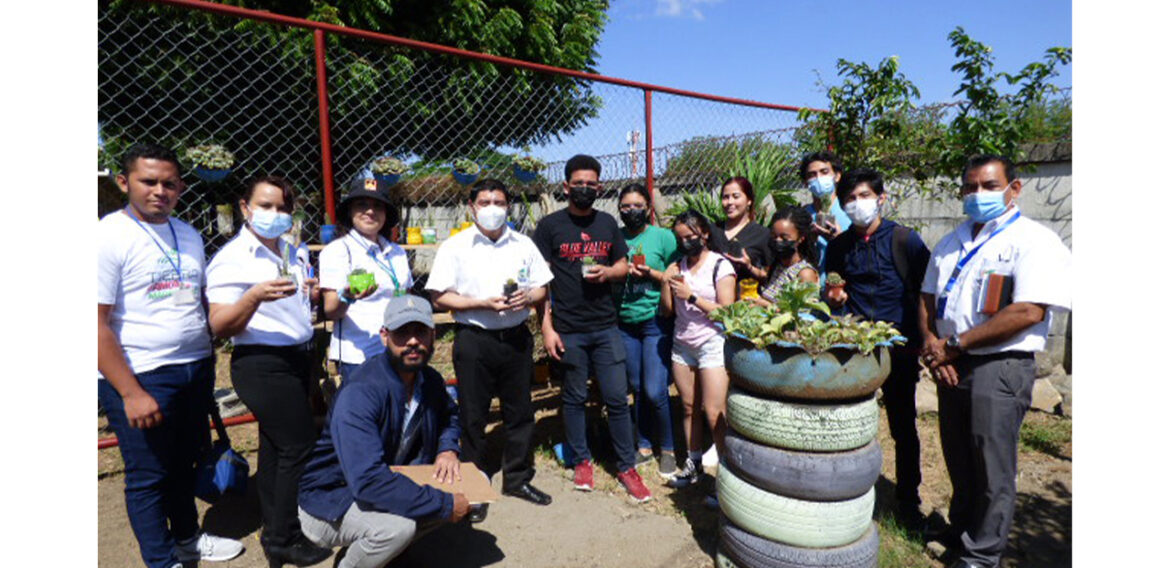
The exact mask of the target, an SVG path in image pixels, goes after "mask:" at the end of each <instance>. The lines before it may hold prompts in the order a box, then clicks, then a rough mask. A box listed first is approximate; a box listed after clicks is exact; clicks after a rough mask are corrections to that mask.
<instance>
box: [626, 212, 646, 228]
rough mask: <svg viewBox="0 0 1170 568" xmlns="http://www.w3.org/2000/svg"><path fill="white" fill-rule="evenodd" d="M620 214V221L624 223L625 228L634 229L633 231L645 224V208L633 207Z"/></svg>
mask: <svg viewBox="0 0 1170 568" xmlns="http://www.w3.org/2000/svg"><path fill="white" fill-rule="evenodd" d="M621 216H622V223H623V224H625V226H626V228H628V229H631V230H634V231H637V230H638V229H641V228H642V226H643V225H645V224H646V210H645V209H633V210H630V211H622V212H621Z"/></svg>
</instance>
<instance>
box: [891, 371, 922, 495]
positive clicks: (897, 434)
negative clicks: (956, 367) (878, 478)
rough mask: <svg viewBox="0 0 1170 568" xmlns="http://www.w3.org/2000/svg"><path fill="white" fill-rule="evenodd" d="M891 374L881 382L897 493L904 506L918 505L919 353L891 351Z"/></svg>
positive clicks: (919, 450) (919, 481)
mask: <svg viewBox="0 0 1170 568" xmlns="http://www.w3.org/2000/svg"><path fill="white" fill-rule="evenodd" d="M890 354H891V360H890V376H889V377H887V378H886V382H885V383H883V384H882V398H883V400H884V401H885V404H886V419H887V420H888V421H889V424H890V437H891V438H893V439H894V476H895V477H896V478H897V482H898V485H897V489H896V490H895V494H896V495H897V497H898V503H899V505H900V506H902V507H917V506H918V504H919V503H921V500H920V499H919V498H918V486H919V484H921V483H922V468H921V466H920V463H919V462H920V459H919V455H920V453H921V446H920V444H919V443H918V427H917V424H916V423H915V422H914V420H915V418H916V417H917V416H918V411H917V407H916V405H915V401H914V394H915V392H916V390H917V388H918V354H917V353H915V352H913V351H910V350H904V349H892V350H891V351H890Z"/></svg>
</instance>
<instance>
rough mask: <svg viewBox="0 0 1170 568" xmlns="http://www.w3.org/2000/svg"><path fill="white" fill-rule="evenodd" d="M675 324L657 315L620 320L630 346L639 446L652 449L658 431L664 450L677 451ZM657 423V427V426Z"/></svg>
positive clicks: (628, 370)
mask: <svg viewBox="0 0 1170 568" xmlns="http://www.w3.org/2000/svg"><path fill="white" fill-rule="evenodd" d="M673 328H674V326H673V324H672V323H671V321H670V320H669V319H666V318H660V317H654V318H651V319H648V320H646V321H644V322H640V323H632V324H628V323H619V324H618V331H620V332H621V334H622V341H623V342H624V343H625V345H626V378H627V379H628V380H629V383H630V390H632V391H634V416H635V420H634V422H635V424H637V437H638V440H637V441H638V448H639V449H643V448H645V449H650V448H651V447H652V446H651V443H650V440H651V439H652V438H653V437H654V436H653V434H654V431H655V430H657V431H658V432H657V433H658V444H659V447H660V448H661V450H662V452H663V453H668V452H673V451H674V428H673V426H672V424H673V423H672V421H671V419H670V392H669V390H668V387H669V382H670V372H669V370H668V365H669V364H670V346H671V341H672V339H671V338H672V335H671V334H672V332H673ZM655 426H657V428H655Z"/></svg>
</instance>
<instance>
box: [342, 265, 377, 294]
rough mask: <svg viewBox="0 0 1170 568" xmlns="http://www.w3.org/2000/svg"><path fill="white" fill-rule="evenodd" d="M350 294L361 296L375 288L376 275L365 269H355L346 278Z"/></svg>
mask: <svg viewBox="0 0 1170 568" xmlns="http://www.w3.org/2000/svg"><path fill="white" fill-rule="evenodd" d="M346 281H347V282H348V283H349V291H350V293H352V294H354V295H355V296H356V295H360V294H362V293H363V292H365V291H366V290H369V289H370V288H371V287H373V286H374V273H373V272H370V271H368V270H366V269H364V268H355V269H353V271H352V272H350V273H349V275H348V276H346Z"/></svg>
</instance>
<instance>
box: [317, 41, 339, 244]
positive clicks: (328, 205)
mask: <svg viewBox="0 0 1170 568" xmlns="http://www.w3.org/2000/svg"><path fill="white" fill-rule="evenodd" d="M313 47H314V51H315V52H316V55H317V109H318V110H317V114H318V116H319V118H320V121H321V176H322V177H324V178H325V180H324V181H325V221H326V223H328V224H333V223H336V222H337V216H336V214H334V212H333V203H334V200H333V150H332V144H331V143H330V140H329V84H328V82H327V81H326V80H325V31H324V30H321V29H315V30H313Z"/></svg>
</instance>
